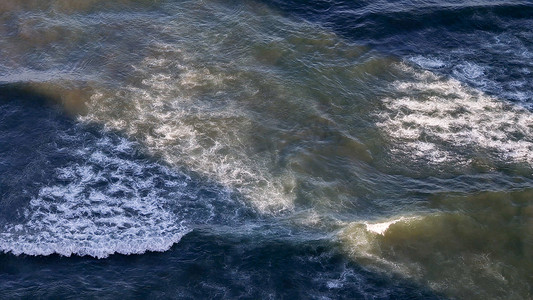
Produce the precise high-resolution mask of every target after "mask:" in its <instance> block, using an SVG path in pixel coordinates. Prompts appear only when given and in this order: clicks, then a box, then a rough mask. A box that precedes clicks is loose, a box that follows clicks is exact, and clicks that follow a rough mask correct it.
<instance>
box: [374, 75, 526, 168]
mask: <svg viewBox="0 0 533 300" xmlns="http://www.w3.org/2000/svg"><path fill="white" fill-rule="evenodd" d="M401 67H402V69H403V70H404V71H405V72H406V73H407V74H410V75H411V76H412V78H413V79H410V80H403V81H397V82H395V83H394V84H393V87H394V90H395V93H397V94H398V96H397V97H394V98H392V97H391V98H386V99H383V104H384V105H385V108H386V109H385V110H384V111H383V112H381V113H380V114H379V117H380V118H381V120H382V121H381V122H379V123H378V126H379V127H380V128H381V129H382V130H383V131H384V132H386V133H387V135H388V136H389V137H390V138H391V139H392V140H393V141H394V144H395V146H394V147H395V149H394V151H396V152H399V153H402V154H403V155H409V156H415V157H418V158H424V159H426V160H427V161H428V162H431V163H436V164H439V163H443V162H456V163H462V164H470V163H471V157H469V156H468V155H464V154H462V153H464V151H462V150H464V149H470V150H471V151H472V150H475V149H485V150H488V151H489V152H490V153H492V154H493V155H494V156H495V157H496V158H497V159H499V160H502V161H513V162H525V163H528V164H530V165H531V164H533V127H532V126H531V124H533V114H531V112H529V111H528V110H526V109H524V108H522V107H519V106H514V105H512V104H510V103H507V102H505V101H503V100H499V99H497V98H494V97H491V96H488V95H486V94H484V93H483V92H480V91H478V90H475V89H472V88H469V87H466V86H464V85H463V84H461V83H460V82H459V81H457V80H455V79H450V78H445V77H441V76H438V75H436V74H434V73H432V72H429V71H420V70H415V69H413V68H411V67H408V66H405V65H401Z"/></svg>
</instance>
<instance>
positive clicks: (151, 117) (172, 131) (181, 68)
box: [81, 43, 294, 213]
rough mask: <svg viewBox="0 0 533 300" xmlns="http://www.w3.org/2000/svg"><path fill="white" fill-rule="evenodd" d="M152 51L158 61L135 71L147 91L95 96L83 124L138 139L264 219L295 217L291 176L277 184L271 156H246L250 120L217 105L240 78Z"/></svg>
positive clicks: (178, 53) (178, 54)
mask: <svg viewBox="0 0 533 300" xmlns="http://www.w3.org/2000/svg"><path fill="white" fill-rule="evenodd" d="M153 47H154V52H155V53H161V55H160V56H154V57H149V58H147V59H146V60H145V61H143V63H142V64H140V65H137V66H135V67H134V68H135V70H136V72H137V73H136V74H135V76H136V77H138V78H141V82H142V85H130V86H127V87H125V89H124V90H123V91H121V92H120V93H115V94H111V95H110V94H106V93H105V92H102V93H96V94H94V95H93V96H92V98H91V101H90V102H89V103H88V107H89V110H88V111H89V113H88V114H87V115H86V116H83V117H81V119H82V120H84V121H87V122H97V123H103V124H105V125H106V126H107V127H109V128H113V129H118V130H121V131H125V132H126V133H127V134H128V135H131V136H135V137H136V138H138V139H139V140H140V141H141V142H142V143H143V144H144V145H145V146H147V148H148V149H149V151H151V152H152V153H153V154H154V155H157V156H159V157H162V158H163V159H164V160H165V161H166V162H168V163H170V164H171V165H174V166H186V167H187V168H188V169H191V170H193V171H195V172H197V173H200V174H202V175H204V176H207V177H209V178H213V179H214V180H216V181H217V182H219V183H221V184H223V185H224V186H227V187H229V188H231V189H236V190H237V191H239V192H240V193H241V194H242V195H244V196H246V198H247V199H248V200H249V201H250V203H252V204H253V205H254V206H255V207H256V208H257V209H258V210H259V211H261V212H263V213H278V212H282V211H286V210H290V209H292V208H293V197H294V196H293V195H288V194H287V193H286V192H285V190H287V188H286V187H287V186H290V185H293V184H294V179H293V178H292V176H291V174H289V173H288V172H284V173H281V174H277V175H276V176H274V175H273V174H272V172H271V171H270V168H271V162H270V160H269V158H268V157H267V156H263V155H261V153H257V154H254V153H249V150H250V149H252V148H251V147H249V145H248V144H249V143H250V142H251V141H250V140H251V138H253V135H254V132H251V131H250V129H251V128H252V127H253V121H252V119H251V118H250V116H248V114H247V112H245V111H244V110H243V109H242V108H241V107H239V102H238V101H235V100H233V99H225V98H224V97H217V95H220V94H222V95H223V94H224V91H226V90H228V89H231V88H232V87H231V86H233V85H234V84H233V82H234V81H235V80H236V79H235V76H234V74H235V73H232V72H236V71H235V70H232V69H231V68H229V70H225V69H224V68H225V67H224V66H216V67H213V68H207V67H205V66H202V64H203V63H199V62H198V60H199V58H197V57H195V56H194V55H192V54H188V53H187V51H186V50H185V49H182V48H179V47H177V46H176V45H169V44H158V43H156V44H154V46H153ZM239 80H241V81H242V83H243V84H242V85H239V86H240V90H241V92H242V93H246V94H250V95H252V94H254V93H255V90H254V91H252V90H249V89H250V88H249V87H248V86H247V85H246V82H247V81H248V79H247V78H246V77H245V76H242V74H241V77H240V79H239ZM233 96H235V95H233ZM206 98H207V99H206ZM117 103H125V105H124V106H125V107H124V108H120V107H117Z"/></svg>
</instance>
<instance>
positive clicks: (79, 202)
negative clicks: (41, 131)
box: [0, 133, 239, 258]
mask: <svg viewBox="0 0 533 300" xmlns="http://www.w3.org/2000/svg"><path fill="white" fill-rule="evenodd" d="M63 134H64V136H63V137H62V138H63V140H67V141H68V140H70V142H73V143H74V144H77V145H80V146H79V147H78V148H75V149H68V153H70V154H71V155H72V156H73V157H74V158H71V159H70V162H68V163H67V164H65V165H64V166H61V167H57V168H56V169H55V171H54V175H53V176H52V178H49V182H50V183H49V184H44V185H43V186H42V187H41V188H40V189H39V191H38V193H37V195H34V196H32V198H31V200H30V201H29V204H28V205H27V206H26V207H24V208H23V209H21V210H20V211H19V213H20V218H19V219H20V221H17V222H15V223H9V224H5V225H3V226H2V227H0V251H2V252H10V253H13V254H15V255H20V254H27V255H50V254H54V253H57V254H60V255H63V256H71V255H79V256H85V255H87V256H93V257H97V258H105V257H107V256H109V255H111V254H115V253H120V254H141V253H144V252H146V251H166V250H168V249H169V248H170V247H171V246H172V245H173V244H175V243H177V242H178V241H179V240H180V239H181V238H182V237H183V236H184V235H185V234H187V233H188V232H190V231H191V230H192V229H193V228H194V226H196V225H199V224H210V223H216V222H222V223H226V221H227V222H229V223H231V221H232V219H234V218H238V215H239V208H238V207H236V206H231V205H234V204H235V203H234V202H232V199H231V195H230V191H225V190H224V189H218V188H217V187H216V186H209V185H202V184H201V183H198V182H196V181H195V180H193V179H192V178H191V177H190V176H187V175H186V174H184V173H182V172H180V171H177V170H172V169H169V168H167V167H165V166H163V165H160V164H158V163H155V162H150V161H148V160H146V159H142V158H138V157H137V158H136V157H135V156H136V154H135V153H136V152H137V151H138V145H136V144H135V143H132V142H130V141H128V140H127V139H125V138H122V137H116V136H114V137H107V136H101V137H99V138H98V139H96V140H91V139H89V142H87V138H88V137H87V136H86V135H85V136H84V135H80V134H79V133H77V134H74V135H70V134H66V133H63ZM80 139H81V140H80ZM64 150H66V149H59V151H64ZM215 202H217V203H215ZM218 202H220V203H218ZM228 205H229V206H231V207H229V208H228ZM235 205H236V204H235ZM218 209H221V210H226V209H230V210H231V211H232V212H233V213H232V214H231V215H228V216H226V217H224V216H222V217H221V216H220V212H219V211H218Z"/></svg>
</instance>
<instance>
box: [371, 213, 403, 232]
mask: <svg viewBox="0 0 533 300" xmlns="http://www.w3.org/2000/svg"><path fill="white" fill-rule="evenodd" d="M408 219H409V218H404V217H400V218H398V219H395V220H391V221H387V222H382V223H367V222H365V226H366V230H368V231H372V232H374V233H377V234H381V235H383V234H385V231H387V229H389V227H390V226H391V225H392V224H395V223H398V222H401V221H405V220H408Z"/></svg>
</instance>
